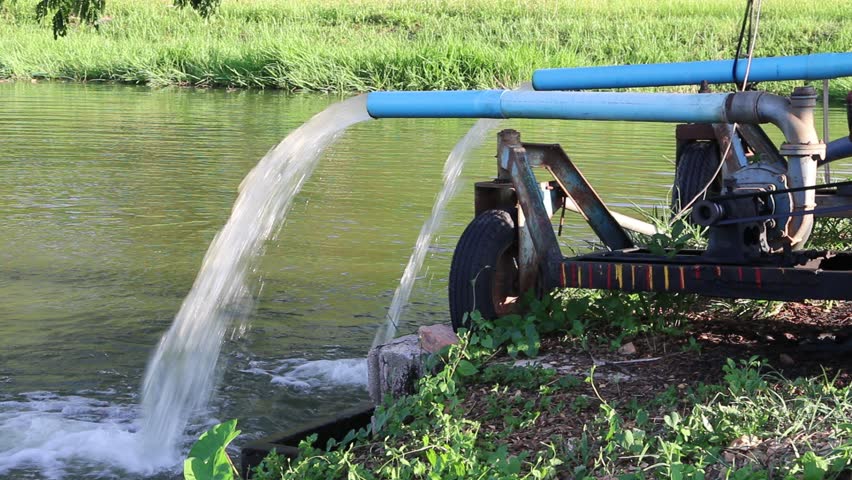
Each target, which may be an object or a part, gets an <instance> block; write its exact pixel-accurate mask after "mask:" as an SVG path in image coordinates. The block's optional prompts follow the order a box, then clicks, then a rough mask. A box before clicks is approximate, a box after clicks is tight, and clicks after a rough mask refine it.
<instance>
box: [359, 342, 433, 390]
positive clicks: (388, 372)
mask: <svg viewBox="0 0 852 480" xmlns="http://www.w3.org/2000/svg"><path fill="white" fill-rule="evenodd" d="M425 354H426V352H425V351H424V350H423V349H422V348H420V339H419V338H418V336H417V335H406V336H404V337H399V338H395V339H393V340H392V341H390V342H388V343H386V344H384V345H379V346H377V347H374V348H372V349H371V350H370V353H369V354H368V355H367V390H368V392H369V393H370V399H371V400H372V401H373V403H375V404H376V405H378V404H380V403H381V402H382V400H383V399H384V398H385V396H386V395H390V396H391V397H392V398H397V397H401V396H403V395H410V394H411V393H414V385H415V384H416V383H417V380H418V379H419V378H420V377H422V376H423V361H424V355H425Z"/></svg>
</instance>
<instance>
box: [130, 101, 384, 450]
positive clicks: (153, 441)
mask: <svg viewBox="0 0 852 480" xmlns="http://www.w3.org/2000/svg"><path fill="white" fill-rule="evenodd" d="M366 98H367V97H366V95H361V96H358V97H354V98H351V99H349V100H346V101H344V102H340V103H338V104H335V105H332V106H331V107H329V108H327V109H326V110H324V111H322V112H321V113H319V114H317V115H315V116H314V117H313V118H311V119H310V120H309V121H308V122H306V123H305V124H304V125H302V126H301V127H299V128H298V129H296V130H294V131H293V132H292V133H291V134H290V135H288V136H287V138H285V139H284V140H283V141H282V142H281V143H279V144H278V146H276V147H275V148H273V149H272V150H270V151H269V153H267V154H266V155H265V156H264V157H263V158H262V159H261V160H260V162H259V163H258V164H257V166H256V167H255V168H254V169H253V170H252V171H251V172H250V173H249V174H248V175H247V176H246V178H245V179H244V180H243V182H242V184H241V185H240V193H239V196H238V197H237V200H236V202H235V203H234V207H233V210H232V211H231V216H230V218H229V219H228V222H227V223H226V224H225V226H224V227H223V228H222V230H221V231H219V233H218V234H217V235H216V238H214V239H213V242H212V243H211V244H210V247H209V248H208V250H207V253H206V255H205V256H204V260H203V262H202V265H201V270H200V271H199V272H198V276H197V277H196V279H195V283H194V284H193V286H192V290H191V291H190V292H189V294H188V295H187V297H186V299H185V300H184V301H183V304H182V305H181V308H180V311H179V312H178V314H177V316H176V317H175V319H174V322H173V323H172V325H171V327H170V328H169V330H168V332H166V334H165V335H164V336H163V338H162V339H161V340H160V343H159V345H158V347H157V349H156V351H155V353H154V355H153V356H152V358H151V360H150V362H149V363H148V368H147V371H146V373H145V380H144V383H143V388H142V396H143V399H142V410H143V418H144V420H143V426H142V433H143V435H144V447H143V448H144V450H145V451H146V452H150V453H152V454H154V453H157V452H170V451H174V450H176V448H177V443H178V441H179V439H180V437H181V434H182V433H183V431H184V429H185V428H186V425H187V422H188V421H189V418H190V416H191V415H192V414H193V413H194V412H198V411H200V410H202V409H203V408H204V407H205V406H206V404H207V402H208V400H209V398H210V395H211V393H212V391H213V388H214V385H215V370H216V362H217V359H218V357H219V350H220V348H221V344H222V339H223V336H224V335H225V331H226V329H227V327H228V325H229V324H230V322H231V321H232V320H234V319H235V317H236V318H237V319H239V318H241V317H244V315H245V314H246V313H248V309H247V308H246V306H247V305H249V306H250V305H251V301H250V292H249V288H248V286H247V283H246V280H247V274H248V271H249V268H250V265H251V261H252V259H253V258H255V257H256V256H258V255H259V254H260V253H261V252H262V249H263V246H264V244H265V242H266V241H267V240H268V239H269V238H270V237H271V236H272V235H274V234H275V233H276V232H277V228H279V227H280V225H281V224H282V223H283V221H284V217H285V216H286V214H287V211H288V209H289V208H290V206H291V205H292V202H293V197H294V196H295V195H296V193H298V191H299V190H300V189H301V187H302V185H303V184H304V182H305V180H307V178H308V177H309V176H310V175H311V173H313V171H314V168H315V167H316V164H317V160H318V159H319V156H320V154H321V153H322V151H323V149H325V147H327V146H328V145H329V144H331V142H333V141H334V139H335V138H336V137H337V136H338V135H339V134H340V133H341V132H343V131H344V130H345V129H346V128H348V127H350V126H351V125H354V124H356V123H359V122H362V121H365V120H369V119H370V116H369V115H368V113H367V108H366Z"/></svg>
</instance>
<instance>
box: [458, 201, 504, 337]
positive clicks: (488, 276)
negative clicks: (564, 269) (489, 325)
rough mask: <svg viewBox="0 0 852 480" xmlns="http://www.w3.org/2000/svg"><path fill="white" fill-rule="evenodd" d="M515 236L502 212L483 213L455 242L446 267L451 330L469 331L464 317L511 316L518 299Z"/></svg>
mask: <svg viewBox="0 0 852 480" xmlns="http://www.w3.org/2000/svg"><path fill="white" fill-rule="evenodd" d="M518 280H519V273H518V232H517V228H515V222H514V220H512V216H511V215H510V214H509V212H507V211H505V210H486V211H484V212H482V213H481V214H479V216H477V217H476V218H475V219H473V221H472V222H471V223H470V224H469V225H468V226H467V228H466V229H465V230H464V233H462V235H461V238H459V243H458V245H456V250H455V252H454V253H453V261H452V264H451V266H450V282H449V297H450V320H451V321H452V324H453V330H458V329H459V328H462V327H464V328H469V327H470V322H469V320H467V319H465V313H468V312H470V311H473V310H478V311H479V313H480V314H482V317H483V318H486V319H495V318H497V317H499V316H502V315H507V314H509V313H512V311H513V310H514V306H515V303H516V302H517V300H518V297H519V296H520V293H519V290H520V287H519V285H518Z"/></svg>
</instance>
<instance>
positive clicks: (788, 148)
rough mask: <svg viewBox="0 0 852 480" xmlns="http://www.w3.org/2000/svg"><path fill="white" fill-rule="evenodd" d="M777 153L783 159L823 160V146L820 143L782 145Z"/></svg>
mask: <svg viewBox="0 0 852 480" xmlns="http://www.w3.org/2000/svg"><path fill="white" fill-rule="evenodd" d="M778 153H780V154H781V155H784V156H785V157H815V158H817V159H823V158H825V144H824V143H822V142H820V143H786V142H785V143H782V144H781V148H779V149H778Z"/></svg>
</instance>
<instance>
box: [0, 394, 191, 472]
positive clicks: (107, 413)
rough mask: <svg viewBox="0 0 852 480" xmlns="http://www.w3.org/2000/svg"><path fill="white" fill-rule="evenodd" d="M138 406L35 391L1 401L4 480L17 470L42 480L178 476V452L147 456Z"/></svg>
mask: <svg viewBox="0 0 852 480" xmlns="http://www.w3.org/2000/svg"><path fill="white" fill-rule="evenodd" d="M138 420H139V409H138V406H136V405H115V404H112V403H109V402H105V401H102V400H95V399H92V398H87V397H82V396H59V395H54V394H51V393H47V392H34V393H30V394H27V395H25V396H24V398H23V399H21V400H10V401H3V402H0V477H6V476H7V475H9V474H10V472H13V471H16V470H26V471H34V470H35V471H38V472H39V474H40V476H41V477H43V478H50V479H59V478H74V477H79V475H80V473H79V472H80V470H82V471H85V472H86V473H85V476H86V477H94V476H96V477H98V478H127V476H128V474H130V475H133V476H150V475H154V474H156V473H158V472H163V471H171V472H173V473H175V474H178V473H179V472H180V465H181V462H182V458H181V456H180V455H179V454H178V452H173V453H172V454H160V455H151V454H149V453H148V452H145V451H143V448H142V444H143V439H142V437H141V435H140V433H139V422H138Z"/></svg>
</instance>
